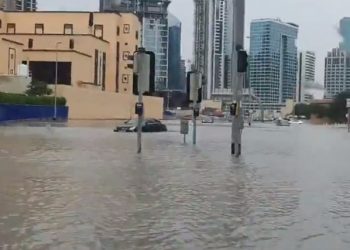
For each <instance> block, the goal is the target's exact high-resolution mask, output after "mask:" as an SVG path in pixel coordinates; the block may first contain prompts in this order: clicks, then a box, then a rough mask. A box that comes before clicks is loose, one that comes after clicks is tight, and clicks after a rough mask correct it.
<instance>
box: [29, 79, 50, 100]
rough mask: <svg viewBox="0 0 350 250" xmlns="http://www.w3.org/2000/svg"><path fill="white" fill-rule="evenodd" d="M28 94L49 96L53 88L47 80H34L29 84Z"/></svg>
mask: <svg viewBox="0 0 350 250" xmlns="http://www.w3.org/2000/svg"><path fill="white" fill-rule="evenodd" d="M26 94H27V95H29V96H47V95H51V94H52V90H51V89H50V88H49V87H48V85H47V83H46V82H41V81H37V80H33V81H32V82H31V83H30V84H29V86H28V89H27V91H26Z"/></svg>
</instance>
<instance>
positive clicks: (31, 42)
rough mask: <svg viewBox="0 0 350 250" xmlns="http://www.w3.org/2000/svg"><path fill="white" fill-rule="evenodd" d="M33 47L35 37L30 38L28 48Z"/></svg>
mask: <svg viewBox="0 0 350 250" xmlns="http://www.w3.org/2000/svg"><path fill="white" fill-rule="evenodd" d="M32 48H33V39H32V38H30V39H29V40H28V49H32Z"/></svg>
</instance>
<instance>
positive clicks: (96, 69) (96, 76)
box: [94, 49, 98, 85]
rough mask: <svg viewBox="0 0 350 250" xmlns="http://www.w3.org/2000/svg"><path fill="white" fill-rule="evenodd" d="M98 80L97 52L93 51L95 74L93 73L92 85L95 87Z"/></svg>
mask: <svg viewBox="0 0 350 250" xmlns="http://www.w3.org/2000/svg"><path fill="white" fill-rule="evenodd" d="M97 79H98V50H97V49H95V73H94V84H95V85H97Z"/></svg>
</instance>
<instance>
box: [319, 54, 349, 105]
mask: <svg viewBox="0 0 350 250" xmlns="http://www.w3.org/2000/svg"><path fill="white" fill-rule="evenodd" d="M324 82H325V90H326V93H325V97H326V98H333V97H335V96H336V95H337V94H339V93H341V92H343V91H345V90H350V54H349V53H347V52H346V51H344V50H341V49H339V48H336V49H333V50H332V51H331V52H328V54H327V57H326V59H325V80H324Z"/></svg>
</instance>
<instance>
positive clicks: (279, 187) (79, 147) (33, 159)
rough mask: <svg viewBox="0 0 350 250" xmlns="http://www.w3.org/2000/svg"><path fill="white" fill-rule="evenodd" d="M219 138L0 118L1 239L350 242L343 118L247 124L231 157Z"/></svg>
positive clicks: (59, 245)
mask: <svg viewBox="0 0 350 250" xmlns="http://www.w3.org/2000/svg"><path fill="white" fill-rule="evenodd" d="M177 129H178V127H171V128H170V130H172V131H175V130H177ZM229 138H230V128H229V127H225V126H207V127H205V126H203V127H199V139H198V146H195V147H194V146H192V145H190V144H188V145H183V144H182V137H181V136H180V135H179V134H178V133H177V132H169V133H163V134H148V135H145V137H144V152H143V154H142V155H136V154H135V142H136V136H135V135H134V134H115V133H112V130H111V129H110V128H86V127H85V128H77V127H74V128H69V127H67V128H64V127H63V128H62V127H61V128H52V127H0V249H1V250H5V249H6V250H8V249H11V250H13V249H25V250H26V249H35V250H37V249H38V250H41V249H43V250H44V249H54V250H56V249H62V250H67V249H68V250H69V249H79V250H80V249H83V250H85V249H93V250H95V249H122V250H129V249H147V250H148V249H149V250H157V249H159V250H163V249H164V250H166V249H169V250H170V249H171V250H173V249H191V250H192V249H194V250H197V249H198V250H207V249H208V250H209V249H213V250H214V249H215V250H216V249H266V250H280V249H283V250H288V249H307V250H320V249H344V250H345V249H350V135H349V134H348V133H347V131H346V129H344V128H332V127H322V126H311V125H306V124H305V125H302V126H299V125H296V126H294V127H276V126H274V125H268V124H266V125H262V124H255V125H254V127H252V128H247V129H245V131H244V142H245V143H244V156H243V157H242V158H241V159H235V158H232V157H231V156H230V155H229V152H230V148H229V145H230V141H229ZM189 141H190V140H189Z"/></svg>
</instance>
